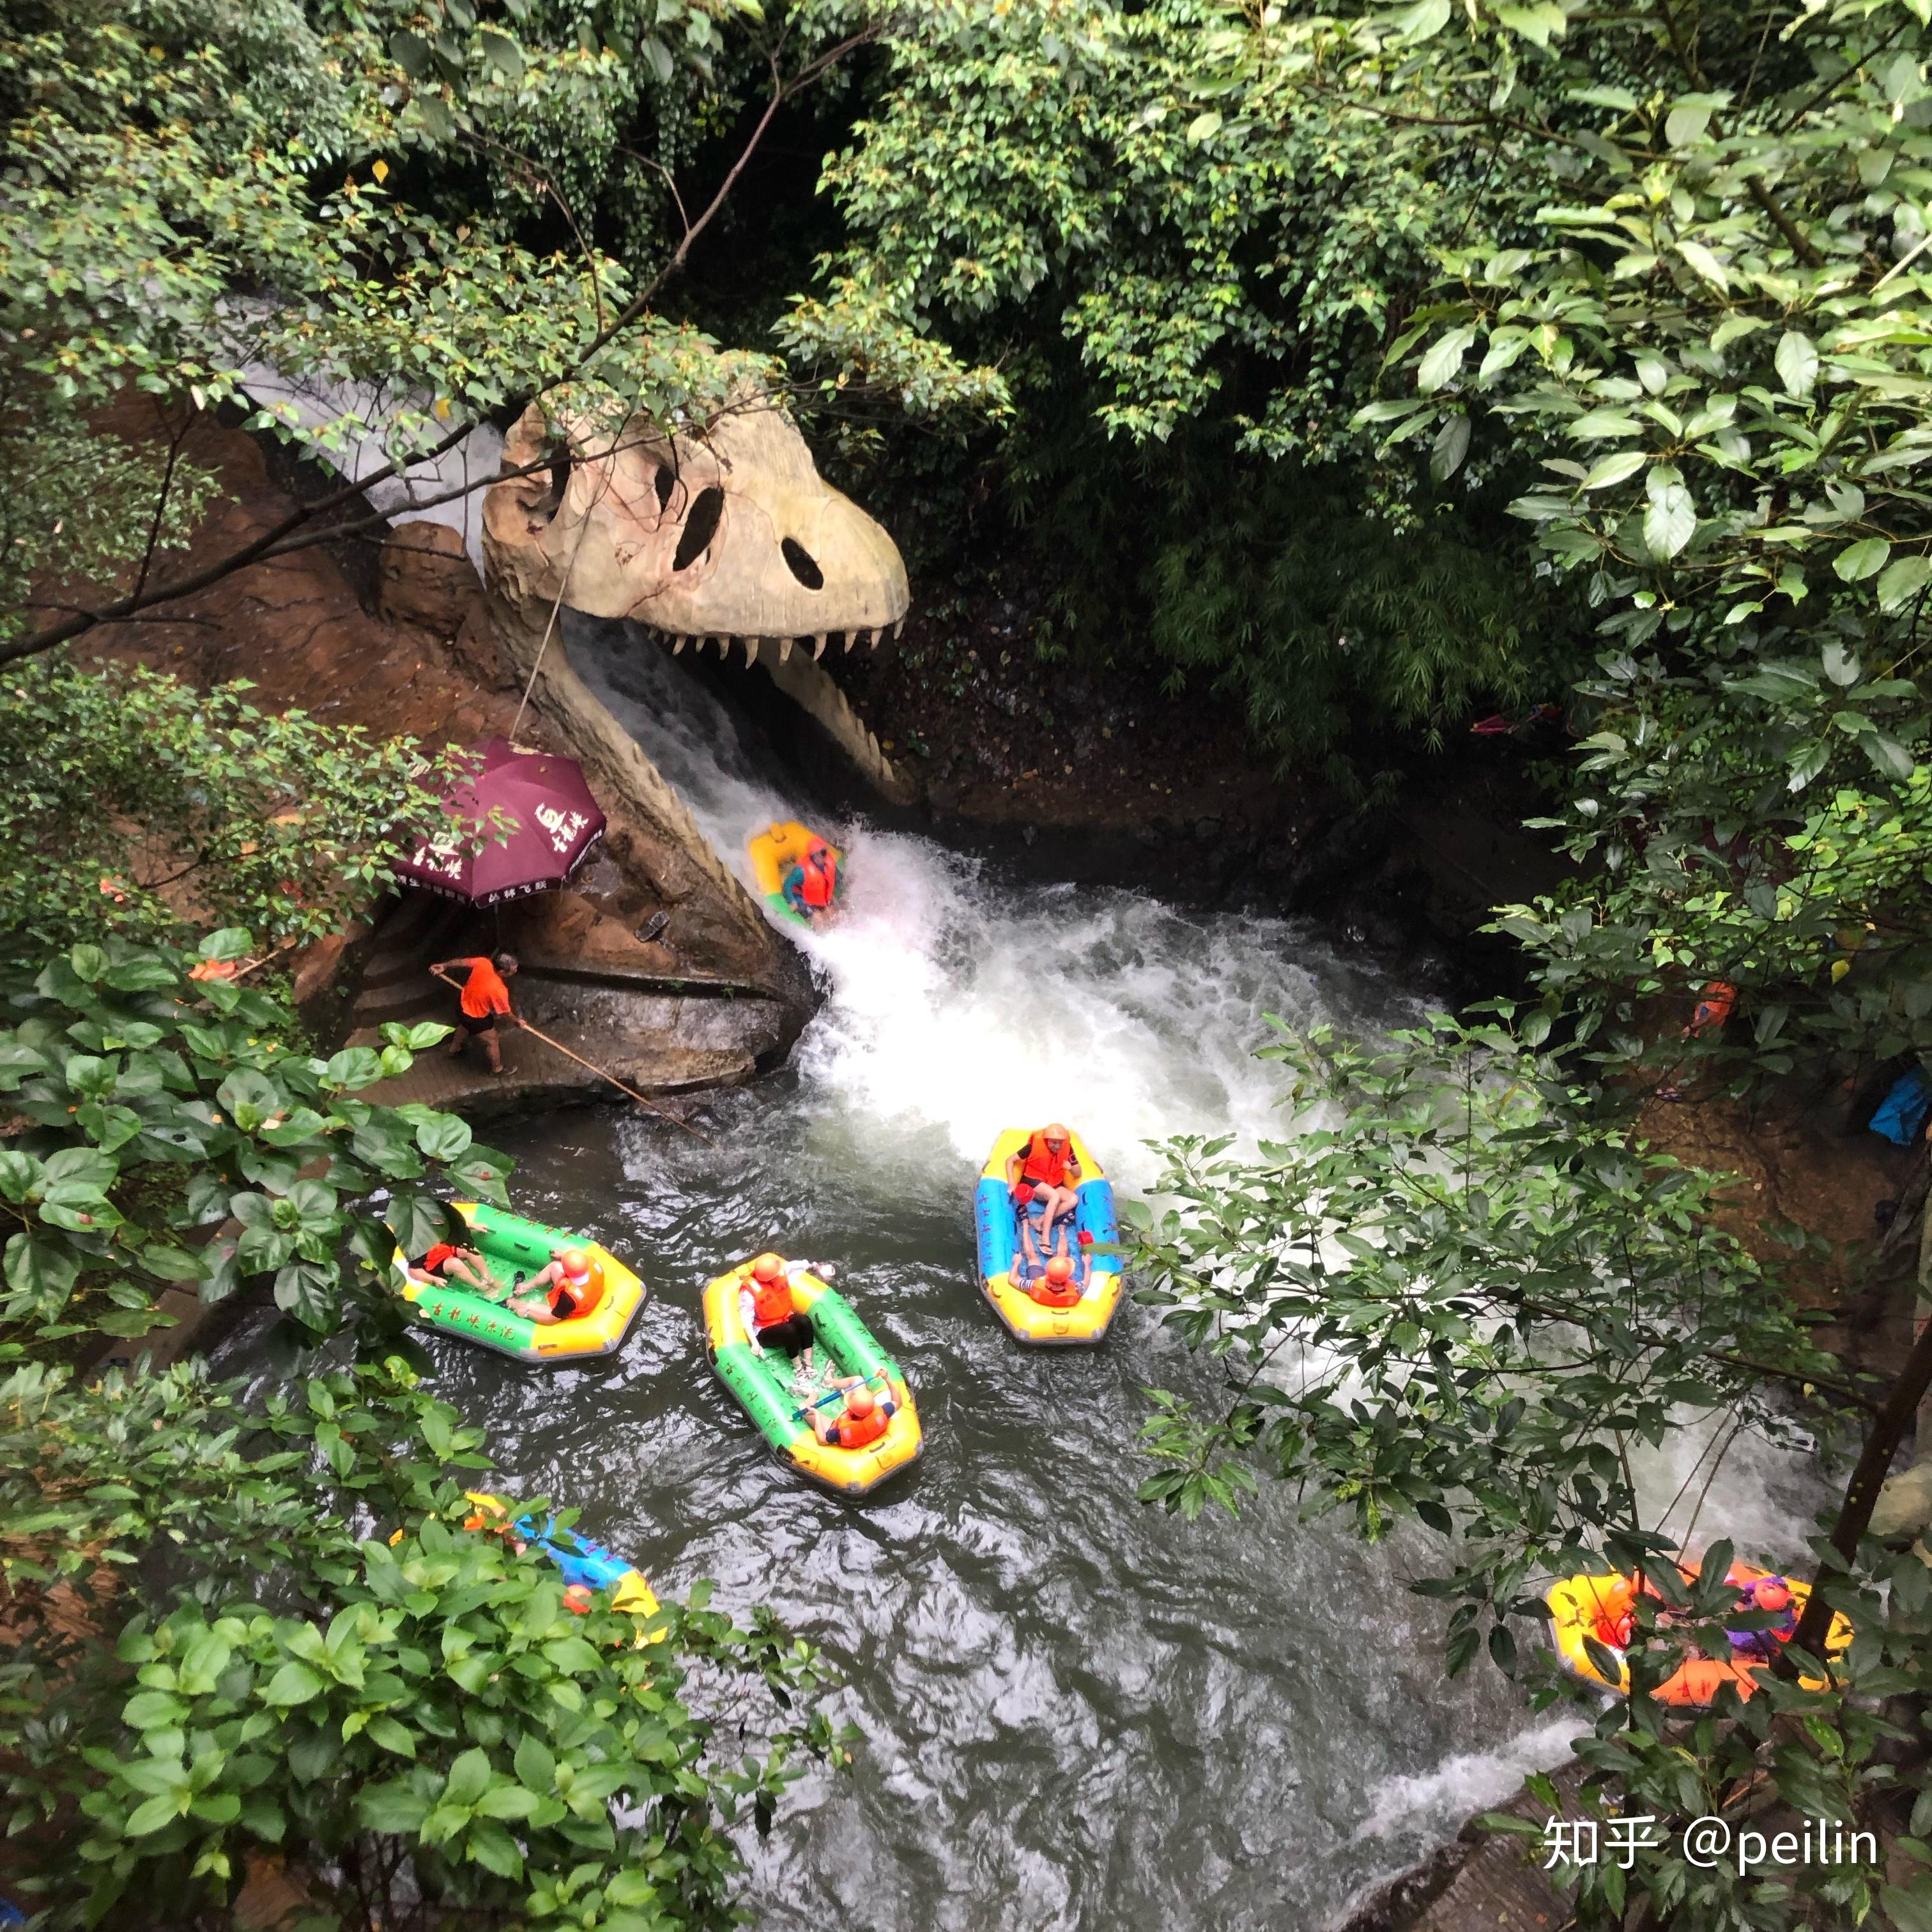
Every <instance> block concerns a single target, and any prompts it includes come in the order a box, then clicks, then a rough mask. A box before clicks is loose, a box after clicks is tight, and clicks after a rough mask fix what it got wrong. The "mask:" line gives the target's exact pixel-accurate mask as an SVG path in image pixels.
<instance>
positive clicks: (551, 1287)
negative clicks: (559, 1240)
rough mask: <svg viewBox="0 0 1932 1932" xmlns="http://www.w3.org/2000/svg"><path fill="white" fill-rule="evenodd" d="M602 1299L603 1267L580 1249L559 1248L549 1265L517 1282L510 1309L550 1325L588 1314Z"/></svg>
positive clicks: (551, 1256)
mask: <svg viewBox="0 0 1932 1932" xmlns="http://www.w3.org/2000/svg"><path fill="white" fill-rule="evenodd" d="M603 1299H604V1271H603V1270H602V1268H600V1267H598V1265H597V1264H596V1262H594V1261H592V1259H590V1257H589V1256H588V1255H586V1253H584V1252H583V1250H582V1249H581V1248H556V1249H553V1250H551V1253H550V1261H549V1263H548V1265H547V1266H545V1267H544V1268H539V1269H538V1271H537V1272H536V1273H535V1274H533V1275H532V1276H531V1277H530V1278H529V1280H527V1281H524V1282H520V1283H518V1284H517V1292H516V1294H515V1295H514V1296H513V1297H512V1298H511V1302H510V1311H511V1313H512V1314H514V1315H520V1316H523V1318H524V1319H526V1321H530V1322H540V1323H541V1324H542V1325H543V1326H544V1327H545V1328H547V1327H549V1326H550V1324H551V1323H553V1322H574V1321H575V1320H576V1319H577V1317H578V1316H580V1315H588V1314H589V1313H590V1312H591V1310H592V1309H594V1308H595V1307H596V1306H597V1304H598V1303H599V1302H600V1301H602V1300H603Z"/></svg>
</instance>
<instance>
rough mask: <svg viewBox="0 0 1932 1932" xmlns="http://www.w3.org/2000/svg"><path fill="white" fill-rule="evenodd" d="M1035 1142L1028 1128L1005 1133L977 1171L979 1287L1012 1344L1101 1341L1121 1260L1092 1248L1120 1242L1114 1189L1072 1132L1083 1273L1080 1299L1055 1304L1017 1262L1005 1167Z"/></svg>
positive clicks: (1117, 1289) (1117, 1299) (1116, 1297)
mask: <svg viewBox="0 0 1932 1932" xmlns="http://www.w3.org/2000/svg"><path fill="white" fill-rule="evenodd" d="M1031 1138H1032V1135H1031V1130H1028V1129H1027V1128H1025V1127H1009V1128H1008V1129H1007V1130H1006V1131H1005V1133H1003V1134H1001V1136H1000V1137H999V1139H998V1140H996V1141H995V1142H994V1143H993V1151H992V1153H991V1154H989V1155H988V1156H987V1157H986V1166H984V1167H983V1168H982V1169H980V1184H979V1187H978V1190H977V1194H976V1196H975V1199H974V1224H975V1229H976V1232H977V1238H978V1242H979V1248H980V1286H981V1288H982V1289H983V1290H984V1291H985V1292H986V1299H987V1300H988V1301H990V1302H991V1303H992V1304H993V1312H994V1313H995V1314H996V1315H998V1316H999V1318H1000V1319H1001V1321H1002V1322H1004V1323H1005V1324H1006V1325H1007V1329H1008V1331H1009V1332H1010V1334H1012V1335H1013V1339H1014V1340H1016V1341H1019V1342H1026V1343H1031V1344H1033V1345H1034V1346H1036V1347H1040V1348H1075V1347H1079V1346H1082V1344H1086V1343H1096V1342H1098V1341H1100V1340H1101V1339H1102V1337H1104V1336H1105V1335H1106V1332H1107V1328H1108V1325H1109V1323H1111V1322H1112V1320H1113V1319H1114V1311H1115V1310H1116V1309H1117V1308H1118V1307H1120V1305H1121V1286H1122V1277H1121V1258H1120V1256H1118V1255H1095V1254H1094V1253H1092V1247H1094V1245H1097V1244H1102V1245H1109V1246H1111V1245H1112V1244H1114V1243H1115V1242H1117V1241H1118V1240H1119V1239H1120V1228H1119V1224H1118V1222H1117V1221H1116V1220H1115V1216H1114V1187H1113V1183H1112V1181H1109V1179H1108V1178H1107V1177H1106V1175H1105V1174H1104V1173H1103V1172H1102V1170H1101V1167H1100V1163H1099V1162H1098V1161H1097V1160H1095V1159H1094V1156H1093V1153H1092V1151H1091V1149H1090V1148H1088V1145H1087V1143H1086V1142H1085V1141H1083V1140H1082V1139H1081V1138H1080V1136H1079V1135H1078V1134H1077V1133H1070V1134H1069V1135H1068V1136H1067V1146H1068V1148H1069V1149H1070V1151H1071V1152H1072V1154H1073V1157H1074V1159H1075V1160H1077V1161H1078V1162H1079V1163H1080V1184H1079V1187H1078V1188H1077V1189H1076V1190H1075V1192H1076V1194H1077V1195H1078V1196H1079V1202H1080V1205H1079V1211H1078V1213H1077V1214H1076V1216H1075V1218H1074V1223H1073V1228H1074V1233H1075V1236H1076V1241H1078V1242H1079V1245H1080V1246H1081V1247H1082V1249H1083V1250H1085V1253H1086V1260H1087V1267H1088V1277H1087V1280H1086V1283H1085V1287H1084V1289H1083V1291H1082V1294H1081V1296H1080V1298H1079V1301H1076V1302H1074V1303H1073V1304H1071V1305H1070V1306H1069V1307H1060V1306H1058V1305H1056V1304H1055V1303H1054V1302H1052V1301H1046V1300H1043V1299H1041V1298H1040V1295H1037V1294H1036V1293H1035V1292H1034V1290H1035V1289H1043V1282H1042V1281H1041V1280H1038V1279H1035V1280H1028V1281H1022V1280H1020V1279H1019V1277H1018V1275H1017V1274H1016V1263H1017V1262H1018V1260H1019V1253H1020V1237H1019V1215H1018V1211H1017V1210H1016V1208H1015V1206H1014V1205H1013V1190H1012V1189H1011V1188H1010V1187H1009V1185H1008V1184H1007V1162H1008V1161H1010V1160H1012V1159H1013V1157H1014V1155H1016V1154H1018V1153H1019V1151H1021V1150H1022V1148H1024V1147H1025V1145H1026V1144H1027V1142H1028V1141H1029V1140H1030V1139H1031Z"/></svg>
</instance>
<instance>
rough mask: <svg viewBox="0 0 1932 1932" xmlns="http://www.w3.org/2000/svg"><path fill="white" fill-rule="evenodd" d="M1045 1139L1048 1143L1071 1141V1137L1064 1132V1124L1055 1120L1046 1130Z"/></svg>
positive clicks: (1065, 1129) (1065, 1130)
mask: <svg viewBox="0 0 1932 1932" xmlns="http://www.w3.org/2000/svg"><path fill="white" fill-rule="evenodd" d="M1046 1137H1047V1139H1049V1140H1050V1141H1065V1140H1071V1139H1073V1136H1072V1135H1071V1134H1070V1133H1068V1132H1067V1128H1066V1126H1065V1124H1064V1122H1061V1121H1055V1122H1054V1123H1053V1124H1052V1125H1051V1126H1050V1127H1049V1128H1048V1129H1047V1130H1046Z"/></svg>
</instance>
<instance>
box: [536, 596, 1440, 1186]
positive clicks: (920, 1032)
mask: <svg viewBox="0 0 1932 1932" xmlns="http://www.w3.org/2000/svg"><path fill="white" fill-rule="evenodd" d="M568 637H569V642H570V649H571V661H572V662H573V664H575V665H576V667H577V669H578V670H580V673H582V675H583V676H584V678H585V679H586V682H588V683H589V685H591V687H592V689H593V690H595V691H596V692H597V694H598V696H599V697H601V699H602V700H603V701H604V703H605V704H606V705H607V706H608V707H609V709H610V710H611V711H612V712H613V714H614V715H616V717H617V718H619V720H620V721H622V722H623V723H624V724H625V725H626V726H627V727H628V728H629V729H630V730H631V732H632V733H633V734H634V736H636V737H637V739H638V740H639V742H640V743H641V744H642V745H643V748H644V749H645V751H646V752H647V753H648V754H649V756H650V757H651V758H652V760H653V762H654V763H656V765H657V766H658V769H660V770H661V772H664V775H665V776H666V777H667V778H669V779H670V781H671V783H672V784H673V785H675V786H676V788H677V790H678V791H679V794H680V796H682V798H683V799H684V800H685V802H686V804H687V805H689V806H690V807H691V812H692V815H693V816H694V817H695V818H696V820H697V823H698V825H699V826H700V829H702V830H703V832H704V833H705V835H706V837H707V838H709V840H710V841H711V842H712V845H713V846H714V847H715V849H716V850H718V852H719V853H721V854H722V855H723V856H724V857H725V859H727V861H728V862H730V864H731V865H733V867H734V868H736V871H737V872H738V874H739V877H740V878H741V879H742V880H744V881H745V883H747V884H750V883H751V867H750V863H749V859H748V856H747V853H746V850H745V841H746V840H747V838H748V836H749V835H751V833H752V832H756V831H757V830H760V829H762V828H763V826H764V825H765V824H766V823H768V822H769V820H772V819H774V818H789V817H794V816H796V817H805V818H806V819H808V820H812V821H813V822H814V823H816V824H817V826H818V829H822V830H823V831H824V832H826V834H827V835H829V836H831V837H832V838H835V840H837V841H838V842H839V843H840V844H842V845H844V847H847V860H846V868H845V870H846V880H847V886H846V891H847V898H846V901H845V905H846V910H845V913H844V917H843V918H842V919H841V922H840V923H839V924H838V926H835V927H833V928H832V929H829V930H828V931H826V932H822V933H810V934H806V935H802V936H799V944H802V946H803V947H805V950H807V951H808V953H810V954H811V956H812V958H813V959H814V960H815V961H816V962H817V965H819V967H820V968H821V969H822V971H823V972H824V974H826V977H827V978H828V980H829V983H830V986H831V989H832V997H831V998H830V999H829V1001H828V1003H827V1004H826V1007H825V1008H824V1010H823V1011H822V1012H821V1013H820V1014H819V1016H817V1019H815V1020H814V1022H813V1025H812V1026H811V1028H810V1029H809V1030H808V1032H807V1034H806V1035H805V1039H804V1040H803V1042H802V1043H801V1046H800V1048H799V1055H798V1062H797V1064H798V1067H799V1071H800V1073H802V1075H803V1076H805V1079H807V1081H808V1082H809V1083H810V1084H811V1085H812V1087H813V1088H814V1089H816V1090H820V1091H823V1092H826V1093H827V1094H838V1095H839V1096H841V1097H842V1098H843V1100H844V1102H845V1103H846V1106H847V1111H848V1112H849V1114H850V1126H851V1127H852V1130H853V1132H855V1133H858V1134H859V1135H860V1136H862V1137H863V1136H865V1135H866V1134H867V1133H868V1130H870V1129H874V1128H875V1129H876V1134H875V1136H874V1138H875V1139H876V1140H877V1142H878V1144H879V1145H880V1147H881V1148H884V1147H887V1146H891V1145H897V1143H898V1140H899V1139H901V1138H902V1137H903V1136H904V1133H906V1132H907V1130H908V1129H909V1128H910V1129H911V1130H922V1129H929V1130H937V1131H938V1132H939V1133H941V1134H943V1135H944V1139H945V1142H946V1144H947V1145H948V1146H950V1148H951V1149H952V1151H953V1153H955V1154H958V1155H961V1156H966V1157H971V1158H972V1159H973V1160H975V1161H976V1162H977V1161H978V1160H983V1159H984V1157H985V1154H986V1149H987V1148H988V1147H989V1146H990V1145H991V1144H992V1140H993V1138H994V1136H995V1135H996V1134H997V1133H998V1132H999V1131H1000V1130H1001V1129H1002V1128H1003V1127H1011V1126H1013V1125H1016V1124H1020V1123H1022V1122H1029V1121H1034V1120H1035V1119H1044V1118H1049V1117H1050V1116H1061V1115H1064V1116H1065V1117H1067V1118H1070V1119H1074V1118H1078V1119H1079V1121H1082V1122H1084V1123H1086V1124H1087V1125H1088V1127H1089V1128H1090V1129H1092V1130H1096V1131H1098V1130H1100V1129H1102V1128H1104V1142H1105V1145H1106V1148H1107V1151H1108V1156H1109V1166H1110V1171H1111V1172H1115V1174H1117V1175H1118V1176H1119V1177H1120V1178H1122V1179H1124V1180H1127V1181H1141V1182H1145V1181H1147V1180H1148V1179H1150V1178H1151V1176H1152V1175H1153V1173H1154V1171H1155V1165H1156V1163H1154V1160H1152V1158H1151V1157H1150V1156H1149V1155H1148V1154H1147V1153H1146V1151H1145V1148H1144V1145H1143V1144H1144V1143H1145V1142H1147V1141H1149V1140H1151V1139H1161V1138H1164V1137H1166V1136H1170V1135H1174V1134H1179V1133H1231V1132H1232V1133H1235V1134H1237V1135H1238V1136H1241V1137H1243V1138H1244V1139H1250V1140H1252V1139H1255V1138H1256V1137H1257V1136H1259V1135H1261V1134H1262V1133H1266V1132H1268V1131H1269V1130H1270V1128H1271V1125H1273V1124H1275V1123H1276V1122H1277V1121H1278V1119H1279V1115H1278V1114H1277V1112H1276V1103H1277V1100H1278V1098H1279V1094H1280V1082H1279V1079H1278V1078H1277V1076H1275V1075H1274V1073H1272V1072H1271V1070H1270V1069H1269V1068H1268V1067H1267V1066H1266V1065H1265V1064H1263V1063H1261V1062H1259V1061H1256V1059H1255V1058H1254V1057H1253V1055H1254V1049H1255V1048H1256V1046H1258V1045H1260V1044H1261V1043H1262V1042H1263V1040H1265V1037H1266V1033H1267V1028H1266V1026H1265V1023H1264V1021H1263V1018H1262V1016H1264V1015H1265V1014H1268V1013H1274V1014H1278V1015H1280V1016H1281V1017H1282V1018H1283V1019H1287V1020H1289V1021H1291V1022H1310V1021H1313V1020H1316V1019H1334V1020H1337V1021H1339V1022H1343V1023H1344V1024H1346V1025H1352V1026H1356V1027H1360V1028H1371V1027H1375V1026H1379V1025H1389V1024H1391V1023H1393V1022H1397V1021H1398V1020H1407V1019H1415V1018H1416V1017H1418V1016H1419V1015H1420V1013H1421V1005H1420V1004H1419V1003H1418V1001H1416V999H1415V998H1414V996H1413V995H1412V992H1410V990H1409V989H1406V988H1402V987H1399V986H1395V985H1394V984H1392V983H1389V982H1388V981H1386V980H1383V979H1382V977H1380V976H1379V975H1377V974H1374V973H1373V972H1371V971H1369V970H1367V969H1366V968H1364V967H1363V966H1362V965H1360V964H1358V963H1348V964H1345V963H1344V962H1343V961H1341V960H1340V959H1337V957H1336V956H1335V955H1334V953H1332V952H1331V951H1330V950H1329V949H1328V947H1326V946H1325V945H1323V944H1321V943H1320V942H1319V941H1316V940H1315V939H1314V938H1313V937H1312V935H1310V932H1308V931H1307V929H1304V928H1301V927H1299V926H1295V925H1294V924H1292V923H1291V922H1288V921H1285V920H1280V919H1261V918H1256V917H1254V916H1247V915H1234V914H1209V915H1204V916H1195V915H1192V914H1189V913H1183V912H1181V911H1178V910H1175V909H1174V908H1173V907H1169V906H1166V905H1163V904H1160V902H1158V901H1155V900H1154V899H1151V898H1146V897H1145V896H1143V895H1140V894H1137V893H1133V892H1122V891H1118V890H1112V889H1106V888H1100V887H1094V886H1037V885H1031V884H1022V883H1016V882H1013V881H1011V880H1002V879H1001V878H1000V877H998V876H997V874H996V873H995V871H994V869H993V868H991V867H989V865H986V863H984V862H982V861H980V860H977V859H971V858H967V857H964V856H961V855H960V854H959V853H952V852H948V851H947V850H944V849H943V848H942V847H939V846H938V845H935V844H933V843H932V841H930V840H928V839H924V838H913V837H908V836H905V835H898V834H894V833H889V832H880V831H879V830H878V829H876V828H874V827H869V826H832V825H829V824H827V823H825V821H824V820H823V819H822V818H818V817H815V815H814V813H813V811H812V810H811V806H810V805H809V802H808V801H806V800H805V799H803V798H802V797H800V796H798V795H797V794H796V793H794V792H793V791H792V790H790V789H789V788H788V787H787V785H786V784H785V783H784V781H783V779H782V777H781V776H779V775H775V774H774V772H773V769H772V764H771V763H770V761H769V759H766V760H763V761H760V759H759V757H758V754H757V749H756V748H755V747H754V745H751V743H749V742H747V739H746V737H745V733H744V730H743V727H742V726H741V725H740V724H739V723H738V721H736V720H735V719H734V718H733V717H732V716H731V715H730V714H729V713H728V712H726V711H725V710H724V708H723V707H722V706H720V705H719V704H718V703H717V702H716V701H715V700H714V699H712V697H710V695H709V693H707V692H706V691H704V690H703V688H700V687H699V686H698V685H697V684H696V683H695V682H694V680H692V679H690V678H689V677H688V676H685V674H684V673H682V671H681V670H679V667H677V666H676V664H674V663H673V662H671V661H670V660H668V659H667V658H666V657H665V656H664V653H663V652H662V650H661V649H659V648H658V647H657V646H655V645H652V644H651V643H647V642H646V641H644V640H643V638H642V637H641V635H640V634H639V633H637V632H636V631H634V630H632V629H631V628H629V627H628V626H625V625H615V624H601V625H599V624H593V623H592V622H589V620H586V619H577V620H576V622H575V623H574V624H573V625H571V626H570V627H568Z"/></svg>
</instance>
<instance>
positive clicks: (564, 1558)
mask: <svg viewBox="0 0 1932 1932" xmlns="http://www.w3.org/2000/svg"><path fill="white" fill-rule="evenodd" d="M463 1501H464V1502H466V1503H468V1504H469V1506H470V1513H469V1516H468V1517H467V1518H466V1520H464V1523H463V1528H464V1529H493V1530H498V1531H501V1532H505V1533H506V1534H509V1535H515V1536H518V1537H520V1538H522V1539H523V1541H524V1542H525V1543H527V1544H535V1547H537V1548H538V1550H541V1552H542V1553H543V1554H544V1556H547V1557H548V1558H549V1559H550V1561H551V1562H553V1563H554V1564H555V1565H556V1567H557V1568H558V1569H559V1570H560V1571H562V1572H563V1582H564V1587H565V1589H573V1588H577V1587H581V1588H583V1589H589V1590H601V1591H603V1592H604V1593H605V1594H606V1595H607V1596H608V1597H609V1598H610V1607H611V1608H612V1609H613V1610H628V1611H629V1612H630V1613H631V1615H632V1616H639V1617H649V1616H655V1615H656V1614H657V1612H658V1600H657V1595H656V1592H655V1591H653V1590H652V1588H651V1586H649V1584H648V1583H646V1582H645V1581H644V1578H643V1572H642V1571H640V1570H638V1569H637V1568H635V1566H634V1565H631V1564H628V1563H626V1562H625V1561H624V1559H622V1557H621V1556H613V1555H612V1554H611V1553H610V1551H609V1550H606V1549H605V1548H604V1546H603V1544H601V1543H592V1541H590V1539H589V1538H588V1537H586V1536H580V1535H578V1534H577V1532H576V1531H575V1530H574V1529H571V1530H565V1529H558V1528H557V1526H556V1518H555V1517H550V1519H549V1520H548V1521H547V1522H546V1523H544V1525H543V1526H542V1527H541V1529H539V1528H538V1526H537V1525H536V1523H535V1522H534V1521H533V1520H532V1519H531V1518H530V1517H526V1516H522V1517H517V1519H516V1520H514V1522H512V1521H511V1517H510V1506H509V1505H508V1504H507V1503H506V1502H504V1500H503V1499H502V1497H501V1496H491V1495H490V1494H489V1493H487V1491H485V1490H464V1491H463Z"/></svg>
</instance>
